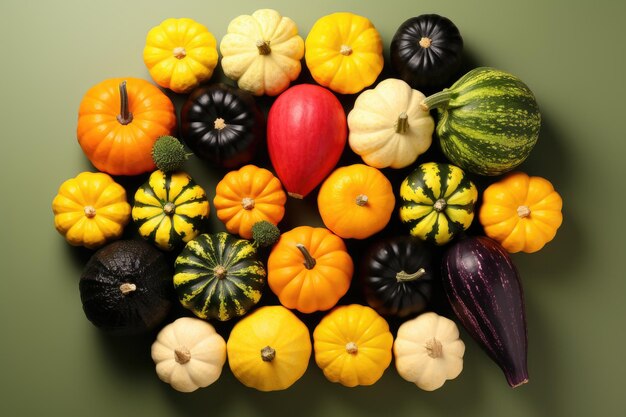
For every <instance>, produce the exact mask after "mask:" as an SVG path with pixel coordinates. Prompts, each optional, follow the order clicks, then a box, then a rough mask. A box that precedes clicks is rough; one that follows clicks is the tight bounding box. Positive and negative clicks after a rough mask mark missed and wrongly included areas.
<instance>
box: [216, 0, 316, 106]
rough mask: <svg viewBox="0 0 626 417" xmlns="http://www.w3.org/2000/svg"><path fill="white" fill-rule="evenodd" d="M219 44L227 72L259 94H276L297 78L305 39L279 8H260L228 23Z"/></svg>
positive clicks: (253, 92) (242, 86)
mask: <svg viewBox="0 0 626 417" xmlns="http://www.w3.org/2000/svg"><path fill="white" fill-rule="evenodd" d="M226 32H227V33H226V35H225V36H224V38H223V39H222V42H221V44H220V52H221V53H222V56H223V58H222V69H223V70H224V74H225V75H226V76H227V77H228V78H231V79H233V80H236V81H237V85H238V86H239V88H241V89H242V90H246V91H249V92H251V93H252V94H254V95H256V96H260V95H263V94H267V95H269V96H276V95H278V94H280V93H281V92H283V91H284V90H286V89H287V87H289V84H290V83H291V81H293V80H295V79H296V78H298V75H300V71H301V69H302V64H301V63H300V60H301V59H302V57H303V56H304V40H303V39H302V37H300V36H299V35H298V27H297V26H296V24H295V23H294V21H293V20H291V19H290V18H288V17H283V16H281V15H280V14H279V13H278V12H277V11H276V10H272V9H261V10H257V11H255V12H254V13H252V15H251V16H250V15H242V16H238V17H236V18H235V19H233V20H232V21H231V22H230V24H229V25H228V29H227V31H226Z"/></svg>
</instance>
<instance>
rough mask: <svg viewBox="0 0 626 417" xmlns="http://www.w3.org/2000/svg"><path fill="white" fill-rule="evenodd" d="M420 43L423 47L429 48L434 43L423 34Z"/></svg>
mask: <svg viewBox="0 0 626 417" xmlns="http://www.w3.org/2000/svg"><path fill="white" fill-rule="evenodd" d="M418 43H419V45H420V46H421V47H422V48H429V47H430V45H431V44H432V43H433V40H432V39H430V38H427V37H426V36H422V39H420V41H419V42H418Z"/></svg>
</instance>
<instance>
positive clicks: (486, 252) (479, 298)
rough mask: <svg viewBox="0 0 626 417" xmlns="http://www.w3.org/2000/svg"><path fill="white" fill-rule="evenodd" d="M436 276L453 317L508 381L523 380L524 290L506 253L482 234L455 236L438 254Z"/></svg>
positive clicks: (525, 379)
mask: <svg viewBox="0 0 626 417" xmlns="http://www.w3.org/2000/svg"><path fill="white" fill-rule="evenodd" d="M442 278H443V284H444V289H445V292H446V295H447V297H448V300H449V301H450V304H451V305H452V309H453V310H454V313H455V314H456V316H457V318H458V319H459V321H460V322H461V324H462V325H463V327H465V329H466V330H467V332H468V333H469V334H470V335H471V336H472V337H473V338H474V340H476V341H477V342H478V343H479V344H480V346H481V347H482V348H483V350H485V352H487V354H488V355H489V356H490V357H491V359H493V360H494V362H496V363H497V364H498V366H500V368H502V371H504V375H505V376H506V379H507V381H508V383H509V385H510V386H511V387H517V386H519V385H522V384H525V383H526V382H528V368H527V363H526V356H527V346H528V340H527V335H526V314H525V312H524V294H523V291H522V285H521V282H520V279H519V274H518V272H517V269H516V268H515V265H513V262H511V258H510V257H509V254H508V253H507V252H506V251H505V250H504V249H503V248H502V246H500V245H499V244H498V243H497V242H495V241H493V240H491V239H489V238H487V237H484V236H473V237H467V238H464V239H461V240H458V241H456V242H455V243H453V244H451V246H450V247H449V248H448V249H447V251H446V253H445V254H444V258H443V268H442Z"/></svg>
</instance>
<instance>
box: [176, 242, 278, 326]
mask: <svg viewBox="0 0 626 417" xmlns="http://www.w3.org/2000/svg"><path fill="white" fill-rule="evenodd" d="M265 276H266V272H265V268H264V267H263V264H262V263H261V262H260V261H259V260H258V259H257V254H256V247H255V246H254V245H253V244H252V242H250V241H248V240H245V239H237V238H235V237H234V236H232V235H230V234H228V233H225V232H220V233H214V234H202V235H200V236H198V237H196V238H195V239H194V240H192V241H190V242H189V243H187V245H186V246H185V248H184V249H183V250H182V252H181V253H180V255H179V256H178V257H177V258H176V263H175V274H174V287H175V288H176V291H177V293H178V299H179V300H180V302H181V304H182V305H183V306H184V307H185V308H187V309H189V310H191V311H192V312H193V313H194V314H195V315H196V316H198V317H200V318H203V319H218V320H220V321H226V320H229V319H231V318H233V317H237V316H242V315H244V314H245V313H246V312H247V311H248V310H249V309H250V308H252V307H253V306H254V305H255V304H256V303H257V302H258V301H259V299H260V298H261V292H262V290H263V287H264V286H265Z"/></svg>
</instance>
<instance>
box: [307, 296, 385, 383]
mask: <svg viewBox="0 0 626 417" xmlns="http://www.w3.org/2000/svg"><path fill="white" fill-rule="evenodd" d="M392 346H393V336H392V335H391V332H390V331H389V325H388V324H387V322H386V321H385V319H383V318H382V317H381V316H379V315H378V313H376V311H374V310H373V309H371V308H370V307H365V306H362V305H358V304H351V305H347V306H341V307H337V308H335V309H334V310H333V311H331V312H330V313H329V314H328V315H327V316H326V317H324V318H323V319H322V320H321V321H320V323H319V324H318V325H317V327H316V328H315V330H314V331H313V349H314V350H315V362H316V363H317V365H318V366H319V367H320V368H321V369H322V371H323V372H324V376H326V378H327V379H328V380H329V381H331V382H339V383H340V384H342V385H345V386H347V387H354V386H357V385H372V384H374V383H375V382H376V381H378V380H379V379H380V377H381V376H382V375H383V373H384V372H385V369H387V367H388V366H389V364H390V363H391V349H392Z"/></svg>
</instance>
